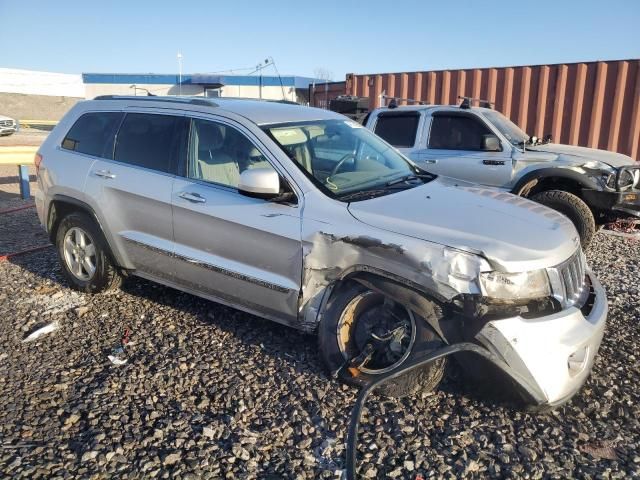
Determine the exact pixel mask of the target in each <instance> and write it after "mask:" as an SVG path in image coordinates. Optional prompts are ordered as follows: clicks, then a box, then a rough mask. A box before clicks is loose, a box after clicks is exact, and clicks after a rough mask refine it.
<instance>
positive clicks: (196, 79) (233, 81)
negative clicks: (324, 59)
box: [82, 73, 324, 88]
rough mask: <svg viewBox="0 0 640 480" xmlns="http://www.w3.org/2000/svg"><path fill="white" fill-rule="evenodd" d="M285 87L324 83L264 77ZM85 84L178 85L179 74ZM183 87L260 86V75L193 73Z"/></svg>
mask: <svg viewBox="0 0 640 480" xmlns="http://www.w3.org/2000/svg"><path fill="white" fill-rule="evenodd" d="M281 80H282V85H283V86H285V87H295V88H307V87H308V86H309V85H310V84H312V83H313V82H316V83H324V80H318V79H315V78H311V77H298V76H293V75H286V76H283V77H276V76H273V75H263V76H262V85H263V86H265V87H274V86H276V87H277V86H280V81H281ZM82 81H83V83H113V84H127V83H129V84H134V83H141V84H144V83H146V84H167V85H177V84H178V81H179V77H178V75H177V74H159V73H83V74H82ZM182 84H183V85H215V84H221V85H240V86H245V85H255V86H258V85H259V84H260V77H259V76H258V75H213V74H208V73H193V74H185V75H182Z"/></svg>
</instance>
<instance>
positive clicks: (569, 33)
mask: <svg viewBox="0 0 640 480" xmlns="http://www.w3.org/2000/svg"><path fill="white" fill-rule="evenodd" d="M0 32H1V33H2V39H3V50H2V53H0V67H6V68H26V69H32V70H45V71H54V72H64V73H82V72H122V73H129V72H130V73H141V72H153V73H175V72H177V60H176V54H177V52H178V51H181V52H182V55H183V71H184V72H185V73H193V72H217V71H223V70H228V69H241V68H244V70H238V71H237V73H248V72H249V70H248V69H249V68H250V67H254V66H255V65H256V64H257V63H259V62H260V61H261V60H263V59H264V58H266V57H269V56H271V57H273V58H274V59H275V61H276V65H277V66H278V69H279V70H280V73H281V74H285V73H286V74H296V75H304V76H312V75H313V74H314V70H316V69H317V68H323V69H325V70H328V71H331V72H332V73H333V79H334V80H341V79H344V75H345V73H347V72H353V73H372V72H393V71H414V70H432V69H446V68H452V69H453V68H469V67H487V66H504V65H522V64H539V63H558V62H575V61H586V60H597V59H623V58H640V0H608V1H602V0H601V1H592V0H579V1H562V0H555V1H546V0H539V1H535V2H518V1H516V0H511V1H501V0H496V1H472V0H448V1H436V0H431V1H429V0H422V1H410V0H407V1H404V0H395V1H388V0H387V1H384V2H383V1H378V0H368V1H364V0H363V1H349V0H342V1H334V0H315V1H308V0H298V1H295V2H294V1H289V0H282V1H278V0H271V1H266V0H259V1H255V0H254V1H251V0H226V1H224V2H218V1H213V0H209V1H199V0H189V1H183V2H160V1H147V0H127V1H120V0H112V1H100V2H91V1H88V0H83V1H76V0H69V1H65V0H50V1H44V0H43V1H40V0H27V1H25V0H0ZM267 73H268V70H265V74H267Z"/></svg>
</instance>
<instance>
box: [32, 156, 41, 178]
mask: <svg viewBox="0 0 640 480" xmlns="http://www.w3.org/2000/svg"><path fill="white" fill-rule="evenodd" d="M41 163H42V155H40V154H39V153H36V156H35V157H34V159H33V164H34V165H35V166H36V174H37V175H39V174H40V164H41Z"/></svg>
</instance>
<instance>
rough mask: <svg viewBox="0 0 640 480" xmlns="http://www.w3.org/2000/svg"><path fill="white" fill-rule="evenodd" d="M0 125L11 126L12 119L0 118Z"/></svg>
mask: <svg viewBox="0 0 640 480" xmlns="http://www.w3.org/2000/svg"><path fill="white" fill-rule="evenodd" d="M0 127H13V120H0Z"/></svg>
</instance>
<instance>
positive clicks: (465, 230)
mask: <svg viewBox="0 0 640 480" xmlns="http://www.w3.org/2000/svg"><path fill="white" fill-rule="evenodd" d="M349 211H350V212H351V214H352V215H353V216H354V217H355V218H356V219H358V220H360V221H361V222H364V223H366V224H367V225H370V226H373V227H376V228H380V229H383V230H387V231H391V232H394V233H398V234H401V235H407V236H410V237H414V238H419V239H421V240H426V241H429V242H435V243H439V244H442V245H447V246H449V247H453V248H457V249H460V250H465V251H468V252H472V253H481V254H482V255H483V256H484V257H485V258H486V259H487V260H489V261H490V262H491V263H492V264H493V266H494V268H499V269H501V270H504V271H510V272H517V271H524V270H534V269H538V268H545V267H551V266H554V265H557V264H559V263H561V262H563V261H564V260H566V259H567V258H569V256H571V255H572V254H573V253H574V252H575V251H576V249H577V248H578V246H579V237H578V233H577V232H576V230H575V228H574V226H573V224H572V223H571V222H570V221H569V219H567V218H566V217H565V216H564V215H561V214H559V213H558V212H556V211H555V210H551V209H549V208H547V207H544V206H542V205H540V204H537V203H534V202H532V201H530V200H526V199H524V198H522V197H517V196H515V195H511V194H509V193H504V192H500V191H496V190H488V189H484V188H479V187H476V186H460V184H459V183H458V182H456V181H455V180H453V179H450V178H446V177H439V178H438V179H436V180H434V181H432V182H430V183H428V184H426V185H423V186H420V187H416V188H412V189H409V190H404V191H400V192H397V193H394V194H391V195H387V196H383V197H378V198H374V199H371V200H365V201H361V202H352V203H351V204H349Z"/></svg>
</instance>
